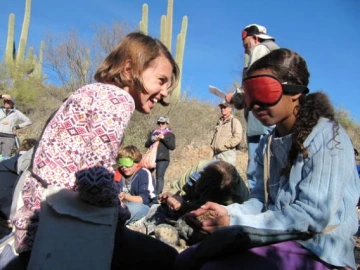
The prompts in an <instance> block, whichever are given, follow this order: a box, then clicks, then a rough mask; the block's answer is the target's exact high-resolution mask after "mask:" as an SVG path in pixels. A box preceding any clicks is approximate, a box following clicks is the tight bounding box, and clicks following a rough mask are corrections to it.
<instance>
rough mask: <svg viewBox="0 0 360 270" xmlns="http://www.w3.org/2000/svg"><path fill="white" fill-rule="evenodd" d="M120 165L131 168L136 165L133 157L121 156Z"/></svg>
mask: <svg viewBox="0 0 360 270" xmlns="http://www.w3.org/2000/svg"><path fill="white" fill-rule="evenodd" d="M117 163H118V165H119V167H120V168H128V169H129V168H131V167H132V166H134V163H135V162H134V161H133V160H132V159H131V158H127V157H126V158H119V159H118V162H117Z"/></svg>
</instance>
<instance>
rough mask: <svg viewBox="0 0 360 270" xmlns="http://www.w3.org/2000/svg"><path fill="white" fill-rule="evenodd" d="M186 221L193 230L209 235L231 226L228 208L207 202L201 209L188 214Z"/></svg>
mask: <svg viewBox="0 0 360 270" xmlns="http://www.w3.org/2000/svg"><path fill="white" fill-rule="evenodd" d="M184 219H185V221H186V223H187V224H188V225H189V226H190V227H192V228H193V229H195V230H200V231H204V232H209V233H212V232H214V231H215V230H217V229H218V228H220V227H223V226H228V225H229V224H230V217H229V215H228V212H227V210H226V208H225V207H223V206H221V205H220V204H217V203H213V202H207V203H206V204H204V205H202V206H201V207H200V208H199V209H197V210H195V211H192V212H190V213H188V214H186V215H185V216H184Z"/></svg>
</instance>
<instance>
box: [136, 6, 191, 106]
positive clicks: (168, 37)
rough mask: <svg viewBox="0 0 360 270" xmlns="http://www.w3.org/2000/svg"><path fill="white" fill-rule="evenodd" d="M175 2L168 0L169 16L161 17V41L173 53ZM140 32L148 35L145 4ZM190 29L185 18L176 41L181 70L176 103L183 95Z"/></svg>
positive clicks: (173, 97) (177, 61) (175, 92)
mask: <svg viewBox="0 0 360 270" xmlns="http://www.w3.org/2000/svg"><path fill="white" fill-rule="evenodd" d="M173 7H174V1H173V0H168V6H167V14H166V15H162V16H161V20H160V40H161V41H162V42H163V43H164V44H165V46H166V47H167V48H168V50H169V51H170V52H171V51H172V48H171V46H172V43H171V42H172V28H173V9H174V8H173ZM139 26H140V30H141V31H142V32H144V33H146V34H148V5H147V4H143V7H142V20H141V21H140V23H139ZM187 27H188V17H187V16H184V17H183V19H182V24H181V31H180V33H179V34H178V35H177V39H176V55H175V61H176V63H177V64H178V66H179V69H180V80H179V84H178V86H177V88H176V89H175V90H174V92H173V94H172V95H171V99H172V100H174V101H176V100H178V99H179V98H180V94H181V77H182V66H183V60H184V51H185V41H186V33H187ZM166 102H167V101H166Z"/></svg>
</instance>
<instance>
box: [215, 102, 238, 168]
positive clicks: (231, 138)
mask: <svg viewBox="0 0 360 270" xmlns="http://www.w3.org/2000/svg"><path fill="white" fill-rule="evenodd" d="M232 107H233V106H232V105H231V104H230V103H228V102H226V101H223V102H221V103H220V104H219V108H220V112H221V117H220V119H219V120H218V122H217V124H216V127H215V133H214V136H213V139H212V141H211V144H210V145H211V148H212V150H213V153H214V156H213V159H215V160H222V161H226V162H228V163H230V164H232V165H234V166H235V165H236V146H237V145H238V144H239V143H240V142H241V139H242V126H241V123H240V121H239V120H238V119H237V118H235V117H234V116H233V115H232V111H233V108H232Z"/></svg>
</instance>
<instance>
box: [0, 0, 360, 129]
mask: <svg viewBox="0 0 360 270" xmlns="http://www.w3.org/2000/svg"><path fill="white" fill-rule="evenodd" d="M4 2H5V3H2V8H1V9H0V25H1V27H0V40H1V41H2V42H1V44H0V55H1V57H2V56H3V54H4V50H5V45H6V35H7V25H8V16H9V14H10V13H11V12H13V13H15V16H16V19H15V26H16V30H15V35H16V36H15V39H16V41H18V39H19V36H20V32H21V24H22V19H23V12H24V8H25V0H11V1H4ZM143 3H147V4H148V5H149V34H150V35H152V36H154V37H159V25H160V17H161V15H162V14H166V8H167V0H101V1H99V0H87V1H85V0H72V1H70V0H62V1H48V0H33V1H32V15H31V16H32V17H31V24H30V33H29V42H28V44H30V45H32V46H34V47H37V48H38V47H39V44H40V40H41V39H42V38H44V36H45V34H46V33H48V32H52V33H54V34H55V33H59V32H67V31H68V30H69V29H70V28H76V29H77V30H78V32H79V33H80V36H81V37H83V38H86V37H90V36H92V32H91V31H92V30H91V25H102V24H108V25H111V24H112V22H114V21H119V22H126V23H128V24H129V25H130V26H132V27H137V25H138V22H139V21H140V20H141V8H142V4H143ZM359 14H360V1H359V0H316V1H311V0H296V1H295V0H277V1H271V0H268V1H266V0H257V1H240V0H192V1H190V0H174V24H173V36H174V40H173V44H175V42H176V41H175V37H176V35H177V33H178V32H179V31H180V26H181V20H182V17H183V16H184V15H187V16H188V20H189V24H188V32H187V37H186V45H185V58H184V64H183V75H182V76H183V77H182V88H183V90H185V91H186V93H187V95H188V96H189V97H195V98H198V99H200V100H208V101H210V102H217V101H218V100H217V98H216V97H214V96H211V95H210V94H209V92H208V85H209V84H211V85H215V86H217V87H219V88H221V89H224V90H225V91H227V90H229V89H230V88H231V86H232V84H233V82H234V81H235V80H237V81H239V80H240V73H241V70H242V68H243V63H244V60H243V48H242V44H241V37H240V36H241V30H242V29H243V28H244V27H245V26H246V25H248V24H251V23H257V24H261V25H264V26H266V27H267V30H268V34H269V35H271V36H273V37H275V38H276V42H277V43H278V44H279V45H280V46H281V47H286V48H289V49H292V50H294V51H296V52H298V53H299V54H300V55H302V56H303V57H304V58H305V60H306V61H307V63H308V67H309V70H310V74H311V77H310V89H311V91H317V90H322V91H324V92H326V93H327V94H328V95H329V96H330V98H331V99H332V101H333V103H334V105H335V107H336V108H343V109H345V110H347V111H349V112H350V116H351V118H352V119H354V120H356V121H357V123H360V99H359V96H360V95H359V92H360V86H359V85H360V84H359V82H358V80H359V78H360V68H359V64H360V54H359V48H360V20H359V19H358V15H359ZM174 50H175V48H174V49H173V51H174Z"/></svg>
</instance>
